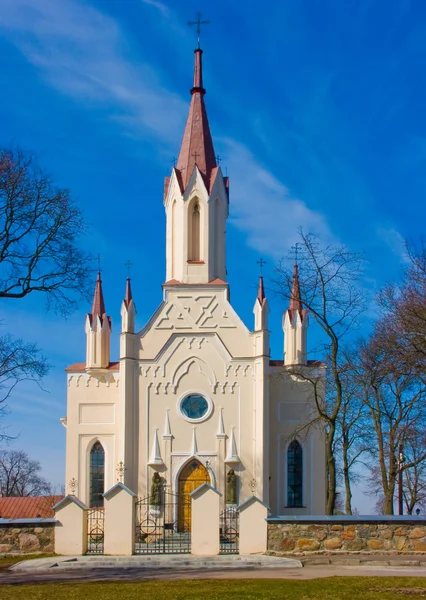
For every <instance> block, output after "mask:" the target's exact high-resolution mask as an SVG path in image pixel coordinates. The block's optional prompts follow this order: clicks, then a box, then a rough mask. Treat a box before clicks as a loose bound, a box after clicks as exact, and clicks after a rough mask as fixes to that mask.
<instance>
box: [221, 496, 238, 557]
mask: <svg viewBox="0 0 426 600" xmlns="http://www.w3.org/2000/svg"><path fill="white" fill-rule="evenodd" d="M219 534H220V554H238V552H239V537H240V513H239V511H238V510H237V508H233V507H230V506H227V507H226V509H225V510H224V511H222V512H221V513H220V517H219Z"/></svg>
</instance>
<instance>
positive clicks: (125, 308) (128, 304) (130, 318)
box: [120, 277, 136, 333]
mask: <svg viewBox="0 0 426 600" xmlns="http://www.w3.org/2000/svg"><path fill="white" fill-rule="evenodd" d="M120 314H121V333H135V316H136V306H135V303H134V302H133V296H132V288H131V285H130V277H128V278H127V280H126V293H125V296H124V300H123V302H122V304H121V311H120Z"/></svg>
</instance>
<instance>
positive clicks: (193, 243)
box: [189, 202, 201, 260]
mask: <svg viewBox="0 0 426 600" xmlns="http://www.w3.org/2000/svg"><path fill="white" fill-rule="evenodd" d="M190 218H191V223H190V232H191V233H190V240H189V242H190V243H189V260H201V253H200V246H201V244H200V205H199V204H198V202H195V203H194V205H193V207H192V214H191V216H190Z"/></svg>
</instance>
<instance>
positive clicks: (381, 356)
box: [353, 336, 426, 515]
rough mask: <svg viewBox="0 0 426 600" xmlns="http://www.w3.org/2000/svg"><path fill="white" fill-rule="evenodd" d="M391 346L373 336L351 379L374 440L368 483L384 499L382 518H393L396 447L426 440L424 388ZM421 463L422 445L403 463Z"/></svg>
mask: <svg viewBox="0 0 426 600" xmlns="http://www.w3.org/2000/svg"><path fill="white" fill-rule="evenodd" d="M398 359H399V354H398V353H394V352H393V346H392V345H388V346H386V345H383V338H380V339H377V338H376V337H375V336H373V337H372V338H371V339H370V340H368V341H363V342H360V344H359V351H358V355H357V359H356V361H354V364H353V374H354V377H355V378H357V380H358V383H359V385H360V387H361V388H362V395H363V397H362V401H363V403H364V404H365V406H366V407H367V408H368V410H369V413H370V419H371V424H372V427H371V429H370V430H368V429H366V435H367V436H369V439H370V440H371V438H370V436H371V434H372V435H373V440H371V441H370V443H369V454H370V459H371V460H370V462H371V467H372V468H371V477H370V480H371V483H372V484H373V485H374V484H376V487H377V491H379V490H380V494H381V495H383V498H384V504H383V511H384V514H387V515H392V514H393V513H394V506H393V504H394V497H395V492H396V483H397V476H398V455H399V446H400V445H401V444H402V445H404V446H405V445H406V444H409V443H410V441H411V443H412V444H414V443H415V440H416V439H417V440H418V439H419V436H420V437H422V438H423V439H424V437H425V435H426V407H425V399H426V388H425V386H424V384H423V382H422V381H421V379H419V377H418V376H417V371H416V369H415V368H414V367H410V366H409V365H407V363H406V362H405V360H404V359H401V360H398ZM425 459H426V450H425V449H424V446H423V447H421V448H420V449H419V452H418V453H417V454H416V455H414V454H412V455H411V458H410V459H409V460H406V461H405V462H404V464H403V470H404V471H405V470H408V469H412V468H413V467H414V466H415V465H416V464H420V463H421V462H422V461H423V460H425Z"/></svg>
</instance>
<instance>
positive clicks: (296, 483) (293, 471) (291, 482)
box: [287, 440, 303, 507]
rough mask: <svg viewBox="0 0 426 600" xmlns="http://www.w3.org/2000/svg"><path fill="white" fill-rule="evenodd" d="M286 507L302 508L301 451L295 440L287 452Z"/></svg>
mask: <svg viewBox="0 0 426 600" xmlns="http://www.w3.org/2000/svg"><path fill="white" fill-rule="evenodd" d="M287 506H293V507H295V506H303V450H302V446H301V445H300V444H299V442H298V441H297V440H293V441H292V442H291V444H290V445H289V447H288V450H287Z"/></svg>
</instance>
